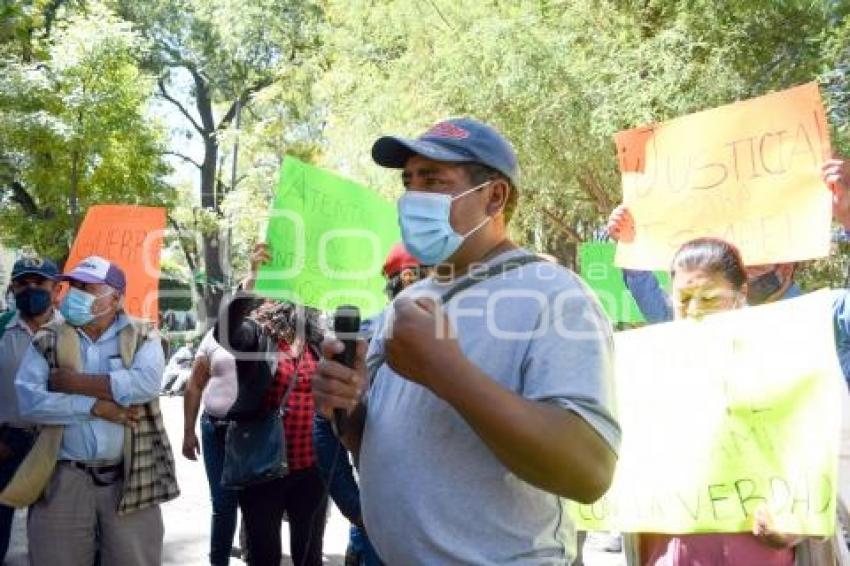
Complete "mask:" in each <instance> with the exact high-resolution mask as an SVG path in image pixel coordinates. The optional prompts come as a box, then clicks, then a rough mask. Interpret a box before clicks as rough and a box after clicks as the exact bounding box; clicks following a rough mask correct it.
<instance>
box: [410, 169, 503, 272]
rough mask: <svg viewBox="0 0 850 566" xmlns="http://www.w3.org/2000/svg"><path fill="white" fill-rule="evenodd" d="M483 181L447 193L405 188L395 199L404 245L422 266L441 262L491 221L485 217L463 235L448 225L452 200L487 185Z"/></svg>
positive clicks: (488, 217) (487, 182)
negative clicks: (458, 190) (451, 193)
mask: <svg viewBox="0 0 850 566" xmlns="http://www.w3.org/2000/svg"><path fill="white" fill-rule="evenodd" d="M491 182H492V181H486V182H484V183H481V184H480V185H477V186H475V187H472V188H471V189H469V190H466V191H464V192H462V193H460V194H457V195H454V196H451V195H446V194H441V193H429V192H425V191H406V192H405V193H404V194H403V195H401V198H400V199H399V200H398V222H399V225H400V226H401V238H402V240H403V241H404V246H405V247H406V248H407V251H409V252H410V253H411V254H412V255H413V257H415V258H416V259H418V260H419V261H421V262H422V264H423V265H437V264H438V263H442V262H443V261H445V260H446V259H448V258H449V257H451V255H452V254H453V253H455V252H456V251H457V249H458V248H459V247H460V246H461V244H463V241H464V240H466V239H467V238H468V237H470V236H471V235H472V234H474V233H475V232H477V231H478V230H480V229H481V228H482V227H483V226H484V225H485V224H487V222H489V221H490V220H491V217H490V216H487V217H486V218H484V220H482V221H481V222H480V223H479V224H478V225H477V226H476V227H475V228H473V229H472V230H470V231H469V232H467V233H466V234H458V233H457V232H455V230H454V228H452V225H451V222H450V218H451V212H452V202H454V201H456V200H458V199H460V198H463V197H465V196H466V195H468V194H470V193H472V192H474V191H477V190H478V189H480V188H481V187H484V186H486V185H488V184H490V183H491Z"/></svg>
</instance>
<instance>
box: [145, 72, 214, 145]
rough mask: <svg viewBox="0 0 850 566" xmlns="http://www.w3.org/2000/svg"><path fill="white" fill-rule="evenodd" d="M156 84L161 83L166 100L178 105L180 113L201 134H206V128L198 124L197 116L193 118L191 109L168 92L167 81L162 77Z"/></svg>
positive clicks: (161, 90)
mask: <svg viewBox="0 0 850 566" xmlns="http://www.w3.org/2000/svg"><path fill="white" fill-rule="evenodd" d="M156 84H158V85H159V91H160V93H161V95H162V97H163V98H164V99H165V100H167V101H168V102H170V103H171V104H173V105H174V106H176V107H177V109H178V110H179V111H180V113H181V114H183V116H185V117H186V119H187V120H189V122H191V123H192V126H194V128H195V129H196V130H198V133H199V134H201V135H204V129H203V128H201V126H200V124H198V122H196V121H195V118H193V117H192V115H191V114H189V111H188V110H186V108H185V107H184V106H183V105H182V104H180V101H179V100H177V99H176V98H174V97H172V96H171V95H170V94H168V91H167V90H165V83H164V82H163V80H162V79H161V78H160V79H157V81H156Z"/></svg>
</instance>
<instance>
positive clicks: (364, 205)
mask: <svg viewBox="0 0 850 566" xmlns="http://www.w3.org/2000/svg"><path fill="white" fill-rule="evenodd" d="M399 239H400V235H399V229H398V221H397V217H396V208H395V206H394V205H393V204H392V203H390V202H388V201H386V200H385V199H383V198H382V197H381V196H380V195H378V194H377V193H376V192H375V191H373V190H371V189H369V188H368V187H364V186H362V185H359V184H357V183H355V182H353V181H350V180H348V179H345V178H343V177H340V176H338V175H335V174H333V173H331V172H329V171H325V170H323V169H319V168H317V167H313V166H311V165H307V164H306V163H302V162H301V161H299V160H297V159H295V158H293V157H287V158H286V159H285V160H284V162H283V167H282V169H281V176H280V184H279V186H278V190H277V193H276V195H275V200H274V204H273V206H272V209H271V211H270V215H269V223H268V229H267V232H266V243H267V244H268V246H269V251H270V254H271V256H272V259H271V261H270V262H269V263H267V264H265V265H263V266H262V267H261V268H260V271H259V273H258V275H257V285H256V290H257V292H259V293H261V294H262V295H264V296H267V297H270V298H279V299H287V300H291V301H293V302H297V303H301V304H305V305H308V306H311V307H315V308H318V309H322V310H326V311H330V310H333V309H335V308H336V307H338V306H340V305H344V304H349V305H355V306H357V307H359V308H360V310H361V312H362V315H363V316H370V315H372V314H375V313H377V312H379V311H380V310H381V309H382V308H383V306H384V304H385V302H386V299H385V296H384V294H383V289H384V285H385V282H384V279H383V276H382V275H381V267H382V266H383V262H384V259H385V258H386V255H387V253H388V252H389V249H390V247H391V246H392V245H393V244H394V243H395V242H397V241H399Z"/></svg>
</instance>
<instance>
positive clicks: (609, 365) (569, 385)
mask: <svg viewBox="0 0 850 566" xmlns="http://www.w3.org/2000/svg"><path fill="white" fill-rule="evenodd" d="M574 281H575V285H574V286H570V288H567V289H562V290H561V292H559V293H557V294H556V295H554V296H553V297H551V300H550V302H549V309H548V311H546V312H545V313H544V314H543V315H541V319H540V320H539V327H540V329H541V330H540V334H539V335H538V336H537V337H536V338H535V339H533V340H531V341H530V342H529V347H528V350H527V353H526V356H525V359H524V360H523V364H522V367H521V371H522V376H521V377H522V381H521V387H522V394H523V396H524V397H526V398H527V399H531V400H534V401H543V402H550V403H555V404H557V405H559V406H561V407H563V408H565V409H568V410H570V411H572V412H574V413H576V414H577V415H579V416H580V417H582V418H583V419H584V420H585V421H587V423H588V424H590V426H592V427H593V428H594V430H596V431H597V432H598V433H599V434H600V435H601V436H602V437H603V438H604V439H605V440H606V442H607V443H608V444H609V445H610V446H611V449H612V450H614V451H615V452H616V451H617V450H618V449H619V446H620V436H621V432H620V426H619V424H618V423H617V420H616V419H615V416H614V415H615V413H616V411H615V408H614V389H613V387H614V383H613V382H614V341H613V336H612V331H611V325H610V323H609V322H608V319H607V318H606V317H605V315H604V314H603V312H602V309H601V308H600V307H599V304H598V303H597V301H596V299H595V298H593V296H592V295H591V294H590V293H589V292H588V291H587V289H586V288H585V287H584V286H583V284H582V283H581V282H580V281H578V279H574Z"/></svg>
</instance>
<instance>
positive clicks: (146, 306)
mask: <svg viewBox="0 0 850 566" xmlns="http://www.w3.org/2000/svg"><path fill="white" fill-rule="evenodd" d="M165 221H166V220H165V209H164V208H157V207H149V206H133V205H118V204H101V205H95V206H92V207H91V208H89V210H88V213H87V214H86V217H85V219H84V220H83V224H82V226H80V230H79V232H78V233H77V238H76V239H75V240H74V245H73V247H72V248H71V254H70V255H69V256H68V261H67V262H66V263H65V272H66V273H67V272H69V271H70V270H71V269H73V267H74V266H75V265H76V264H77V263H79V261H80V260H82V259H84V258H86V257H89V256H93V255H97V256H100V257H102V258H105V259H107V260H109V261H110V262H112V263H114V264H116V265H118V267H120V268H121V269H122V270H123V271H124V275H125V276H126V277H127V290H126V293H125V296H124V310H125V311H126V312H127V313H128V314H129V315H131V316H135V317H139V318H144V319H148V320H151V321H157V318H158V314H159V277H160V271H159V259H160V252H161V251H162V238H163V234H164V233H165Z"/></svg>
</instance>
